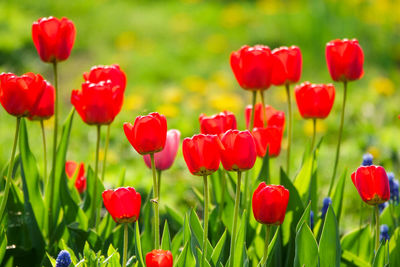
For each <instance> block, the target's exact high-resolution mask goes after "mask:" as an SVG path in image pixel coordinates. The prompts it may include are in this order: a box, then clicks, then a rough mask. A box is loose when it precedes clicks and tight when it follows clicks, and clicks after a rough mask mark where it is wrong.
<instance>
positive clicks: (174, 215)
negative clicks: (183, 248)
mask: <svg viewBox="0 0 400 267" xmlns="http://www.w3.org/2000/svg"><path fill="white" fill-rule="evenodd" d="M165 209H166V211H167V216H168V219H169V220H170V221H172V224H177V225H178V229H180V228H181V227H182V226H183V218H182V216H181V215H180V214H179V213H178V212H176V211H175V210H174V209H172V208H171V207H169V206H168V205H165Z"/></svg>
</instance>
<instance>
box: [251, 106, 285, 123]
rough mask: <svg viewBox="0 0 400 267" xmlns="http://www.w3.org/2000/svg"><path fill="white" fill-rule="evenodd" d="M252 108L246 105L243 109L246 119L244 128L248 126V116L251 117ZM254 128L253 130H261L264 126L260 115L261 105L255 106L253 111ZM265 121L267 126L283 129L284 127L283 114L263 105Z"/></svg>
mask: <svg viewBox="0 0 400 267" xmlns="http://www.w3.org/2000/svg"><path fill="white" fill-rule="evenodd" d="M252 110H253V106H252V105H248V106H247V107H246V109H245V117H246V127H247V128H249V127H250V126H249V125H250V115H252V114H251V113H252ZM254 113H255V114H254V127H253V128H263V127H265V126H266V125H265V124H264V117H263V114H262V104H261V103H258V104H256V106H255V111H254ZM264 116H265V120H266V121H267V125H268V126H277V127H281V128H284V126H285V112H283V111H280V110H276V109H274V108H273V107H272V106H269V105H265V114H264Z"/></svg>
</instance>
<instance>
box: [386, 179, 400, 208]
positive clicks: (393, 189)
mask: <svg viewBox="0 0 400 267" xmlns="http://www.w3.org/2000/svg"><path fill="white" fill-rule="evenodd" d="M388 178H389V187H390V200H391V201H392V202H393V203H395V204H398V203H399V180H397V179H395V178H394V174H393V173H392V172H389V173H388Z"/></svg>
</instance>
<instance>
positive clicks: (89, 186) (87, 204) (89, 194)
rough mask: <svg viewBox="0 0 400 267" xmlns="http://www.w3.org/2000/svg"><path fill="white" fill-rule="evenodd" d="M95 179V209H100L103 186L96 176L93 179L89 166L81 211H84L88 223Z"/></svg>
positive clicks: (92, 172)
mask: <svg viewBox="0 0 400 267" xmlns="http://www.w3.org/2000/svg"><path fill="white" fill-rule="evenodd" d="M95 179H97V190H96V192H97V197H96V202H97V204H96V207H101V206H102V199H101V193H102V192H103V191H104V185H103V183H102V182H101V180H100V178H99V177H98V176H97V177H95V175H94V171H93V169H92V168H91V167H90V166H89V168H88V171H87V179H86V180H87V189H86V194H85V199H84V202H83V210H84V211H85V215H86V217H87V218H88V220H89V221H90V218H91V216H92V208H93V206H92V204H91V203H92V201H93V199H94V198H93V192H94V190H93V189H94V186H95Z"/></svg>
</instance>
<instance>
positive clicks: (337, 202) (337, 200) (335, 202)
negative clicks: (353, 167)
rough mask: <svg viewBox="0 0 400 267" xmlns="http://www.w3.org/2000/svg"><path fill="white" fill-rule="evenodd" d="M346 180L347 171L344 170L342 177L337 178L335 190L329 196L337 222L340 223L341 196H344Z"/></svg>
mask: <svg viewBox="0 0 400 267" xmlns="http://www.w3.org/2000/svg"><path fill="white" fill-rule="evenodd" d="M346 178H347V170H344V171H343V173H342V175H341V176H340V178H339V181H338V182H337V184H336V187H335V190H334V191H333V193H332V195H331V199H332V207H333V210H334V211H335V214H337V221H338V222H340V215H341V214H342V206H343V199H344V197H343V194H344V187H345V184H346Z"/></svg>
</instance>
